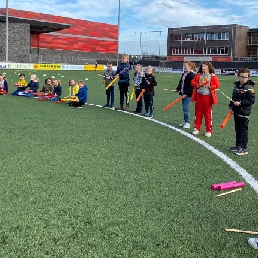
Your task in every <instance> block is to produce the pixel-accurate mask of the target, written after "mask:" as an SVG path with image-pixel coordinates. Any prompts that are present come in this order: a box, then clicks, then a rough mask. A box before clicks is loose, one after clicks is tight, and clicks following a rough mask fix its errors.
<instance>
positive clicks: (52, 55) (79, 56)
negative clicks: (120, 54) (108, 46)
mask: <svg viewBox="0 0 258 258" xmlns="http://www.w3.org/2000/svg"><path fill="white" fill-rule="evenodd" d="M116 58H117V56H116V55H115V54H107V53H90V52H81V51H67V50H55V49H37V48H32V49H31V58H30V62H31V63H65V64H86V63H94V62H95V61H96V60H103V62H105V61H115V60H116ZM105 63H106V62H105Z"/></svg>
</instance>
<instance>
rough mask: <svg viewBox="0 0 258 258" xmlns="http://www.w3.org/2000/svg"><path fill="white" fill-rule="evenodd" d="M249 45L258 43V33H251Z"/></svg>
mask: <svg viewBox="0 0 258 258" xmlns="http://www.w3.org/2000/svg"><path fill="white" fill-rule="evenodd" d="M249 45H258V33H251V34H250V35H249Z"/></svg>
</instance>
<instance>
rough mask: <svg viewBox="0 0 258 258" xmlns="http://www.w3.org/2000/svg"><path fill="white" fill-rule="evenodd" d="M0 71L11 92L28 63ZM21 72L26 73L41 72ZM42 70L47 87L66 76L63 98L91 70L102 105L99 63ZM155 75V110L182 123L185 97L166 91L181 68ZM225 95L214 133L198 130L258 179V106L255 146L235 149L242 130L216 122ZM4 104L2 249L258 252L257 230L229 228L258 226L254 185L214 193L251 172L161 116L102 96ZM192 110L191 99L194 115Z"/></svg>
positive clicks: (92, 89)
mask: <svg viewBox="0 0 258 258" xmlns="http://www.w3.org/2000/svg"><path fill="white" fill-rule="evenodd" d="M1 72H6V78H7V80H8V82H9V91H10V92H12V91H14V90H15V87H13V86H12V84H13V82H17V81H18V73H19V72H20V71H15V70H9V71H0V73H1ZM24 72H25V74H26V79H27V80H29V77H30V73H32V71H24ZM34 72H35V71H34ZM36 74H37V75H38V77H39V79H40V85H41V86H43V81H44V79H45V78H46V77H44V76H43V74H46V76H47V77H49V76H50V77H51V76H55V77H59V78H60V79H61V81H62V86H63V92H64V94H63V96H65V95H66V94H67V93H68V86H67V85H68V80H69V78H70V77H74V78H75V79H76V80H79V79H85V78H87V79H88V80H86V81H85V82H86V84H87V86H88V88H89V95H88V103H93V104H100V105H104V104H105V100H106V96H105V90H104V85H103V84H102V82H101V79H102V78H101V76H99V75H98V74H102V73H99V72H87V71H83V72H77V71H58V72H56V71H40V72H37V73H36ZM155 75H156V78H157V82H158V86H157V87H156V95H155V97H154V105H155V111H154V118H155V119H157V120H159V121H163V122H165V123H168V124H170V125H172V126H175V127H178V124H179V123H181V122H182V118H183V113H182V110H181V103H178V104H176V105H175V106H173V107H172V108H171V109H169V110H168V111H163V107H164V106H165V105H167V104H169V103H170V102H172V101H173V100H175V99H176V98H177V97H178V95H177V94H175V93H173V92H170V91H164V89H174V88H175V86H176V85H177V83H178V80H179V77H180V75H178V74H165V73H164V74H155ZM61 76H63V77H61ZM219 78H220V82H221V90H222V91H223V92H225V93H226V94H228V95H231V92H232V87H233V85H232V83H233V82H234V80H235V79H236V77H233V76H220V77H219ZM253 80H254V81H257V84H258V78H257V79H256V78H255V77H254V78H253ZM12 81H13V82H12ZM115 89H116V91H115V104H116V105H118V103H119V93H118V86H117V85H116V86H115ZM217 95H218V98H219V104H218V105H217V106H214V108H213V125H214V133H213V135H212V137H211V138H206V137H204V133H205V130H204V128H202V131H201V134H200V136H198V138H201V139H202V140H204V141H206V142H208V143H209V144H211V145H212V146H214V147H215V148H217V149H218V150H219V151H221V152H223V153H225V154H226V155H228V157H230V158H231V159H233V160H235V161H236V162H237V163H238V164H239V165H240V166H242V167H243V168H244V169H246V170H247V171H248V173H250V174H251V175H253V176H254V177H255V178H256V179H258V171H257V164H258V162H257V155H258V151H257V139H258V131H257V129H256V128H257V127H258V118H257V104H255V105H254V106H253V113H252V115H251V116H250V124H249V125H250V140H249V147H248V151H249V155H247V156H237V155H235V154H234V153H230V152H228V151H227V147H228V146H231V145H233V144H234V139H235V134H234V129H233V128H234V124H233V119H231V120H230V121H229V123H228V124H227V126H226V127H225V129H220V128H219V125H220V123H221V122H222V121H223V119H224V118H225V116H226V114H227V109H228V100H227V99H226V98H225V97H224V96H222V95H221V94H220V93H219V92H217ZM0 103H1V125H0V131H1V135H2V137H1V146H2V147H1V160H0V162H1V167H2V169H1V173H0V176H1V181H2V186H1V190H0V193H1V201H0V209H1V227H0V257H96V258H97V257H101V258H102V257H103V258H106V257H107V258H109V257H110V258H111V257H139V258H145V257H146V258H147V257H153V258H156V257H161V258H166V257H196V258H197V257H198V258H201V257H225V258H226V257H257V251H256V250H254V249H252V248H251V247H249V245H248V244H247V239H248V238H249V237H252V236H251V235H246V234H240V233H227V232H225V228H237V229H243V230H253V231H258V220H257V201H258V199H257V195H256V193H255V191H254V190H253V189H252V188H251V187H250V186H249V185H246V187H244V189H243V190H242V191H240V192H236V193H234V194H231V195H227V196H224V197H220V198H216V195H217V194H218V192H215V191H211V190H210V189H209V187H210V185H211V184H213V183H218V182H224V181H232V180H236V181H242V178H241V177H240V176H239V175H238V174H237V172H235V171H234V170H233V169H231V168H230V167H229V166H228V165H227V164H226V163H224V162H223V161H222V160H221V159H220V158H218V157H217V156H215V155H214V154H213V153H211V152H209V151H208V150H207V149H206V148H204V147H203V146H201V145H200V144H198V143H196V142H194V141H192V140H191V139H189V138H187V137H185V136H183V135H181V134H180V133H178V132H175V131H174V130H171V129H169V128H167V127H164V126H161V125H159V124H156V123H154V122H152V121H149V120H146V119H141V118H140V117H135V116H131V115H128V114H125V113H123V112H117V111H113V110H110V109H104V108H99V107H96V106H89V105H86V106H85V107H84V108H83V109H76V108H71V107H69V106H68V105H66V104H64V103H61V104H58V105H56V104H54V103H53V102H49V101H48V102H45V101H41V102H40V101H37V100H36V99H33V98H26V97H13V96H11V95H7V96H0ZM130 110H132V111H133V110H135V101H132V102H131V103H130ZM193 112H194V105H193V104H192V105H191V120H192V123H191V125H193V117H194V116H193ZM192 129H193V127H192V128H191V129H186V131H189V132H190V133H191V132H192Z"/></svg>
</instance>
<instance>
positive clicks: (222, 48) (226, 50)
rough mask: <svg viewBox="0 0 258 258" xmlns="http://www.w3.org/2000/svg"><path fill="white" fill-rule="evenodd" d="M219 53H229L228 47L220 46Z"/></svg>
mask: <svg viewBox="0 0 258 258" xmlns="http://www.w3.org/2000/svg"><path fill="white" fill-rule="evenodd" d="M218 53H219V54H220V55H227V54H228V47H219V51H218Z"/></svg>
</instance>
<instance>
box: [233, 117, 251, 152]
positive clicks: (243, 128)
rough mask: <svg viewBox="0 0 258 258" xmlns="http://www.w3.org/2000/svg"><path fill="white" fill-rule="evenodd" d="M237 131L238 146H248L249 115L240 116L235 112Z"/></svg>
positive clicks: (244, 147)
mask: <svg viewBox="0 0 258 258" xmlns="http://www.w3.org/2000/svg"><path fill="white" fill-rule="evenodd" d="M234 120H235V131H236V146H240V147H241V148H243V149H246V148H247V143H248V123H249V119H248V118H247V117H242V116H238V114H235V113H234Z"/></svg>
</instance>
